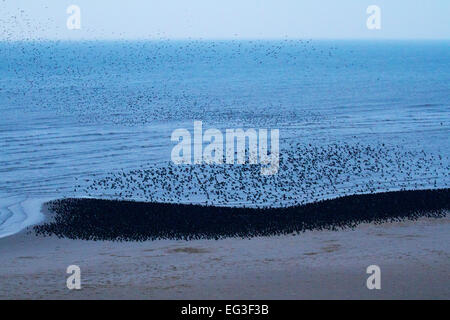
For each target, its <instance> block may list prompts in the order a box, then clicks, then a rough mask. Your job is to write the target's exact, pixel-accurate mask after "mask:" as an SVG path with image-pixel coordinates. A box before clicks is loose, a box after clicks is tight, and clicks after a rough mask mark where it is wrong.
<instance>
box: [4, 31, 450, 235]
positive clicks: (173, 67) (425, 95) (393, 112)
mask: <svg viewBox="0 0 450 320" xmlns="http://www.w3.org/2000/svg"><path fill="white" fill-rule="evenodd" d="M0 114H1V116H0V150H1V153H0V198H1V201H0V202H1V206H0V207H1V209H0V237H1V236H2V235H6V234H10V233H14V232H16V231H17V230H20V229H21V228H23V227H24V226H26V225H29V224H31V223H35V222H36V221H38V220H39V219H40V216H39V215H38V214H37V212H38V209H37V208H38V207H39V206H38V203H40V202H39V201H40V200H41V199H53V198H58V197H68V196H87V195H92V194H91V193H89V194H88V193H86V189H83V188H82V187H79V188H76V187H77V186H79V185H83V184H86V185H88V184H90V183H91V182H92V181H95V179H97V178H98V179H101V177H103V176H104V175H108V174H113V175H114V174H115V173H116V172H129V171H132V170H139V169H140V168H142V167H143V166H145V167H148V166H151V165H155V166H162V167H164V166H166V165H167V163H168V162H169V161H170V152H171V149H172V147H173V146H174V144H173V143H172V142H171V141H170V135H171V132H172V131H173V130H174V129H176V128H187V129H190V130H191V129H192V126H193V121H194V120H202V121H203V123H204V127H205V128H207V127H214V128H219V129H225V128H240V127H243V128H269V129H270V128H277V129H280V138H281V141H280V147H281V153H282V154H283V152H289V150H290V151H292V150H294V149H295V148H297V147H298V145H301V146H306V147H305V148H309V149H308V150H312V149H313V148H314V147H316V148H319V150H326V148H328V147H329V146H333V148H339V145H343V146H348V145H358V148H359V149H363V148H365V146H376V147H374V150H373V151H371V152H372V153H374V155H373V159H372V160H370V161H374V163H376V162H377V161H379V162H383V163H385V164H383V165H381V167H388V166H390V167H389V170H390V171H387V172H389V173H387V174H389V175H390V178H391V179H390V180H389V181H390V183H389V184H386V183H385V184H384V185H383V184H381V183H378V184H377V183H375V182H374V181H375V180H377V179H380V176H377V175H374V176H371V175H370V174H365V175H364V179H366V180H367V181H370V184H371V185H375V186H376V188H375V191H384V190H390V189H398V188H400V187H402V188H425V187H430V188H432V187H448V186H449V184H450V183H449V182H450V179H449V175H448V173H449V161H448V157H449V156H450V151H449V150H450V140H449V134H450V41H440V42H437V41H433V42H432V41H428V42H419V41H415V42H407V41H396V42H395V41H390V42H381V41H380V42H369V41H304V40H303V41H300V40H298V41H297V40H295V41H294V40H288V41H271V42H269V41H222V42H221V41H155V42H95V41H92V42H8V43H7V42H4V43H0ZM308 146H310V147H308ZM336 146H337V147H336ZM380 146H386V148H388V149H386V150H387V151H386V150H384V149H383V148H382V147H380ZM320 148H321V149H320ZM305 150H306V149H305ZM333 150H334V149H333ZM311 152H312V151H311ZM382 153H384V156H380V154H382ZM350 154H351V153H350ZM377 157H378V158H377ZM394 157H396V159H397V162H396V163H393V161H390V159H391V158H392V159H393V158H394ZM328 158H329V157H328ZM350 158H351V157H350V156H349V153H347V155H346V157H345V159H350ZM321 159H323V158H321ZM377 159H378V160H377ZM399 159H400V160H399ZM353 160H355V159H353ZM327 161H328V160H327ZM346 161H347V160H345V161H342V162H341V163H340V164H339V165H340V166H341V167H342V170H347V171H351V170H353V171H355V169H349V166H350V164H348V165H347V162H346ZM362 161H367V159H366V160H364V159H363V160H362ZM316 162H317V161H316ZM400 162H402V164H401V165H400V164H399V163H400ZM355 163H358V162H355ZM408 163H410V164H411V166H414V168H413V169H411V170H410V172H407V171H408V167H409V165H408ZM328 165H329V163H327V164H326V166H328ZM326 166H325V168H322V170H325V171H326V170H327V169H326ZM403 166H404V167H403ZM288 169H289V168H288ZM288 169H287V170H288ZM311 170H312V169H311ZM314 170H317V167H315V169H314ZM393 170H397V171H398V172H397V173H398V174H399V175H400V174H404V175H405V176H407V179H406V178H405V179H403V180H402V183H400V182H399V184H396V181H397V180H396V179H397V178H396V177H397V173H395V172H394V171H393ZM369 171H370V170H369ZM405 172H406V173H405ZM288 176H289V173H286V172H285V173H284V176H283V179H288V178H286V177H288ZM292 177H293V178H292V179H294V180H295V179H296V176H295V175H293V176H292ZM383 177H384V175H383ZM280 179H281V178H280ZM352 179H353V178H352ZM352 179H350V180H349V181H347V182H348V185H346V189H345V192H344V189H342V188H340V187H339V186H337V187H336V186H333V189H330V190H332V192H327V196H330V195H331V194H334V195H340V194H343V193H345V194H347V193H349V192H350V191H351V190H352V188H354V190H355V191H359V189H358V186H355V185H357V184H358V183H359V182H360V180H358V183H356V182H355V183H353V184H352V182H354V181H356V180H352ZM383 179H386V178H385V177H384V178H383ZM367 181H366V182H367ZM405 181H406V182H405ZM277 183H280V181H278V182H277ZM283 183H285V180H283ZM359 184H360V183H359ZM129 186H130V184H124V183H122V184H121V187H122V188H127V187H129ZM152 188H157V185H152ZM330 188H331V187H330ZM249 189H252V187H250V186H249ZM91 190H92V188H91ZM299 190H300V189H299ZM302 190H303V189H302ZM288 191H289V190H288ZM288 191H287V192H288ZM361 191H363V190H361ZM372 191H373V190H372ZM158 192H160V191H158V190H154V193H155V194H158ZM164 192H165V197H166V198H164V199H162V195H161V197H160V199H159V200H161V199H162V200H165V201H170V200H171V199H167V197H169V198H170V192H175V191H173V190H172V191H171V190H169V191H167V190H166V191H164ZM291 192H293V191H292V190H291ZM294 193H295V192H294ZM107 194H108V192H106V191H101V190H100V191H98V192H97V194H96V195H97V196H103V195H107ZM130 194H131V197H132V195H133V192H130ZM135 194H136V195H138V193H137V192H136V193H135ZM136 198H139V199H140V198H141V197H140V196H139V197H138V196H136ZM152 199H154V198H152ZM177 199H178V198H177ZM156 200H158V198H156ZM191 200H192V199H190V198H189V194H187V195H185V197H184V198H181V199H180V201H182V202H190V201H191ZM222 200H223V199H222ZM200 202H201V201H200ZM223 202H224V201H218V203H222V204H223ZM236 202H237V203H238V204H239V201H236ZM269 205H270V203H269Z"/></svg>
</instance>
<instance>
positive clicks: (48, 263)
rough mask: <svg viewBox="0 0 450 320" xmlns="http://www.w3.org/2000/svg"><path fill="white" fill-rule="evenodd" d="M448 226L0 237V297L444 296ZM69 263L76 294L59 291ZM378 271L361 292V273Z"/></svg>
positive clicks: (442, 222) (429, 221)
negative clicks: (160, 236)
mask: <svg viewBox="0 0 450 320" xmlns="http://www.w3.org/2000/svg"><path fill="white" fill-rule="evenodd" d="M449 243H450V219H449V217H448V215H447V216H446V217H444V218H438V219H436V218H420V219H419V220H417V221H404V222H394V223H382V224H377V225H375V224H370V223H366V224H361V225H359V226H358V227H356V228H355V229H354V230H352V229H345V230H340V231H306V232H304V233H301V234H299V235H295V236H292V235H283V236H275V237H255V238H252V239H239V238H227V239H222V240H218V241H216V240H193V241H182V240H157V241H145V242H113V241H85V240H70V239H59V238H57V237H55V236H50V237H42V236H36V235H35V234H34V232H32V231H30V230H28V232H27V231H23V232H20V233H18V234H15V235H13V236H9V237H6V238H2V239H0V252H1V255H0V265H1V266H2V267H1V268H0V298H1V299H449V298H450V289H449V288H450V286H449V284H450V278H449V276H448V270H449V267H450V265H449V264H450V259H449V256H450V248H449ZM69 265H78V266H79V267H80V269H81V286H82V288H81V290H69V289H67V287H66V279H67V278H68V277H69V276H70V275H69V274H66V269H67V267H68V266H69ZM370 265H378V266H379V267H380V269H381V290H369V289H367V287H366V280H367V278H368V277H369V276H370V275H369V274H366V268H367V267H368V266H370Z"/></svg>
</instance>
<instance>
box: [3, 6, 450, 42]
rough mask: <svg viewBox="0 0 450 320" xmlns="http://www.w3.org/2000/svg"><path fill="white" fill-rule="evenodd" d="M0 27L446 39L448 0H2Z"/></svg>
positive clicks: (54, 34) (88, 34)
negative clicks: (74, 12) (75, 25)
mask: <svg viewBox="0 0 450 320" xmlns="http://www.w3.org/2000/svg"><path fill="white" fill-rule="evenodd" d="M70 5H76V6H78V7H79V8H80V22H81V24H80V25H81V29H72V30H70V29H68V28H67V19H68V18H69V16H70V14H68V13H67V12H66V10H67V8H68V7H69V6H70ZM370 5H377V6H378V7H379V8H380V10H381V15H380V18H381V20H380V21H381V25H380V27H381V29H378V30H369V29H368V28H367V26H366V21H367V19H368V17H369V14H367V12H366V10H367V7H369V6H370ZM0 24H1V28H0V40H23V39H30V40H36V39H69V40H79V39H130V40H132V39H161V38H163V39H167V38H169V39H284V38H296V39H298V38H300V39H304V38H312V39H316V38H317V39H362V38H363V39H450V0H368V1H367V0H308V1H306V0H270V1H269V0H222V1H218V0H126V1H123V0H70V1H66V0H0Z"/></svg>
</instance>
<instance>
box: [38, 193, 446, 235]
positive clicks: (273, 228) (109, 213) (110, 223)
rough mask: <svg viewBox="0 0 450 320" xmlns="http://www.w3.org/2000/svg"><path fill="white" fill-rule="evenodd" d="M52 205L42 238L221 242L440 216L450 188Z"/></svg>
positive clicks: (79, 201) (40, 229)
mask: <svg viewBox="0 0 450 320" xmlns="http://www.w3.org/2000/svg"><path fill="white" fill-rule="evenodd" d="M49 205H50V209H51V210H52V211H54V212H55V218H54V221H52V222H50V223H46V224H43V225H39V226H36V227H34V230H35V232H36V234H38V235H46V236H47V235H56V236H58V237H65V238H70V239H83V240H113V241H147V240H158V239H179V240H194V239H216V240H218V239H222V238H227V237H239V238H251V237H256V236H274V235H286V234H297V233H300V232H303V231H306V230H325V229H326V230H340V229H343V228H354V227H355V226H357V225H358V224H360V223H364V222H375V223H381V222H385V221H401V220H404V219H417V218H419V217H424V216H425V217H435V218H439V217H443V216H445V215H446V212H448V210H449V209H450V189H436V190H414V191H397V192H386V193H377V194H366V195H352V196H346V197H341V198H336V199H332V200H325V201H319V202H315V203H309V204H305V205H299V206H293V207H285V208H266V209H256V208H236V207H216V206H200V205H183V204H163V203H145V202H133V201H117V200H101V199H63V200H56V201H53V202H51V203H49Z"/></svg>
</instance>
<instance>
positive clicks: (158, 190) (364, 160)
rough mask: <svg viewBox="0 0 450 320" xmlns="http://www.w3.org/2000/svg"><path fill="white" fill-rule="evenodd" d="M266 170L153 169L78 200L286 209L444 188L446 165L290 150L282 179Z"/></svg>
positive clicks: (87, 185) (402, 156)
mask: <svg viewBox="0 0 450 320" xmlns="http://www.w3.org/2000/svg"><path fill="white" fill-rule="evenodd" d="M260 168H261V165H259V164H258V165H254V164H243V165H236V164H223V165H208V164H201V165H174V164H172V163H171V162H169V163H168V164H167V165H159V166H158V165H148V166H144V167H142V168H140V169H134V170H129V171H117V172H112V173H110V174H107V175H105V176H103V177H100V178H98V177H97V178H94V179H86V180H83V181H78V183H77V185H76V187H75V189H74V194H76V195H79V196H88V197H93V198H102V199H122V200H140V201H147V202H158V203H185V204H203V205H215V206H247V207H259V208H262V207H286V206H293V205H301V204H305V203H310V202H316V201H319V200H323V199H330V198H335V197H338V196H345V195H352V194H365V193H375V192H380V191H396V190H407V189H416V190H417V189H427V188H442V187H445V186H446V185H447V182H448V177H449V172H450V166H449V161H448V158H444V157H442V156H440V155H437V156H436V155H434V154H427V153H426V152H425V151H416V152H413V151H404V150H403V149H402V148H401V147H398V146H388V145H386V144H375V145H373V144H372V145H364V144H361V143H353V144H349V143H342V144H337V143H334V144H329V145H325V146H313V145H302V144H300V143H293V144H291V145H289V146H288V147H285V148H284V149H282V150H281V152H280V166H279V171H278V173H277V174H275V175H272V176H263V175H261V174H260Z"/></svg>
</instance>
